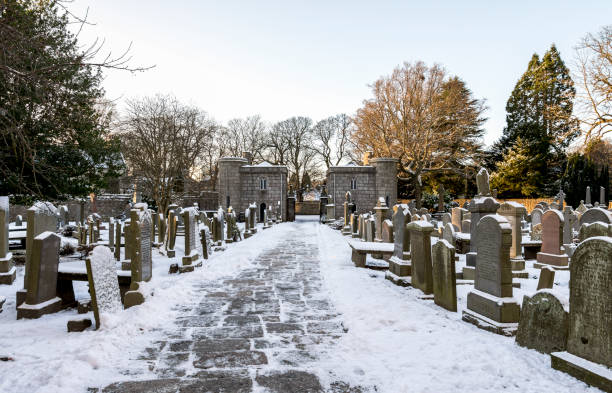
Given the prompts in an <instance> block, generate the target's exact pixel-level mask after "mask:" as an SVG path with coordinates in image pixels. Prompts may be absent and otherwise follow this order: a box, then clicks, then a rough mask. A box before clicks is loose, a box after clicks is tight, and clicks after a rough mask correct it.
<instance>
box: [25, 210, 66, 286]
mask: <svg viewBox="0 0 612 393" xmlns="http://www.w3.org/2000/svg"><path fill="white" fill-rule="evenodd" d="M26 214H27V223H28V224H27V229H26V265H27V263H28V261H29V260H30V256H31V255H32V252H31V247H29V246H28V243H29V244H33V242H34V238H35V237H36V236H38V235H40V234H41V233H43V232H47V231H49V232H55V231H56V230H57V223H58V216H59V212H58V210H57V208H56V207H55V206H53V204H51V203H50V202H36V203H35V204H34V205H33V206H32V207H31V208H29V209H28V210H27V213H26ZM26 275H27V271H26Z"/></svg>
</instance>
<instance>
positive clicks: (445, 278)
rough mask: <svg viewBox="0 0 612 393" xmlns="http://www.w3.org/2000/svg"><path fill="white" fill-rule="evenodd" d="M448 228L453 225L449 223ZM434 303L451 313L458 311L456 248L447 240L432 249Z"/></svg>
mask: <svg viewBox="0 0 612 393" xmlns="http://www.w3.org/2000/svg"><path fill="white" fill-rule="evenodd" d="M446 226H450V229H451V230H453V228H452V227H453V225H452V224H451V223H450V222H449V223H447V224H446ZM432 262H433V270H432V276H433V292H434V302H435V303H436V304H437V305H438V306H440V307H443V308H445V309H447V310H449V311H457V287H456V285H457V280H456V273H455V247H453V246H452V245H451V244H450V243H449V242H447V241H446V240H445V239H442V240H439V241H438V242H436V244H434V245H433V247H432Z"/></svg>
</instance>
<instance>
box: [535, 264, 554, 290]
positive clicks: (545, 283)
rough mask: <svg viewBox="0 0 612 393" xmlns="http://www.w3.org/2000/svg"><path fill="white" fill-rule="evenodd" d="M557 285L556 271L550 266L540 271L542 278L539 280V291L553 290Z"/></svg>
mask: <svg viewBox="0 0 612 393" xmlns="http://www.w3.org/2000/svg"><path fill="white" fill-rule="evenodd" d="M554 283H555V269H553V268H551V267H550V266H544V267H543V268H542V269H541V270H540V278H539V279H538V291H539V290H540V289H552V287H553V284H554Z"/></svg>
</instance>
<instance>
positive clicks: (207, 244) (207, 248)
mask: <svg viewBox="0 0 612 393" xmlns="http://www.w3.org/2000/svg"><path fill="white" fill-rule="evenodd" d="M200 242H201V243H202V258H204V259H208V257H209V256H210V254H211V252H212V249H211V248H212V247H211V246H212V244H211V243H212V240H211V238H210V229H208V227H204V228H203V229H200Z"/></svg>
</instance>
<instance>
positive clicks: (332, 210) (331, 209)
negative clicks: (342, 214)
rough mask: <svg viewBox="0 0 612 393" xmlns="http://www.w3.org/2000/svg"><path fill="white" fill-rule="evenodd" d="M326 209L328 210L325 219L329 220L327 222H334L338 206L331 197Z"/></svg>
mask: <svg viewBox="0 0 612 393" xmlns="http://www.w3.org/2000/svg"><path fill="white" fill-rule="evenodd" d="M325 208H326V214H325V218H326V219H327V222H331V221H334V220H335V219H336V205H334V204H333V203H332V198H331V196H330V197H329V203H328V204H327V205H325Z"/></svg>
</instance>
